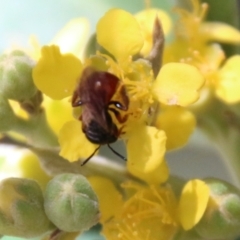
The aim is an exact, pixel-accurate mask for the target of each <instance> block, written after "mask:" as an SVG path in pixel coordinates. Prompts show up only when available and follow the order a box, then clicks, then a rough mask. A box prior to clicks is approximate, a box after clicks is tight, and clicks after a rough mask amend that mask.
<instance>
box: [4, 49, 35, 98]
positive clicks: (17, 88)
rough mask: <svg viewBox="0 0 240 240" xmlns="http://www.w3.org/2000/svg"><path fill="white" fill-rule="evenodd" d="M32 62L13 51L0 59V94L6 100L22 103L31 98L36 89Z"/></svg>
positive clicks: (18, 51)
mask: <svg viewBox="0 0 240 240" xmlns="http://www.w3.org/2000/svg"><path fill="white" fill-rule="evenodd" d="M33 66H34V61H33V60H32V59H31V58H30V57H28V56H27V55H26V54H25V53H24V52H23V51H20V50H15V51H13V52H11V53H10V54H4V55H2V56H1V57H0V93H1V95H2V96H5V97H6V98H7V99H13V100H17V101H23V100H26V99H30V98H31V97H33V96H34V95H35V94H36V92H37V88H36V87H35V85H34V83H33V79H32V68H33Z"/></svg>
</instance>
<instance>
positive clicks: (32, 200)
mask: <svg viewBox="0 0 240 240" xmlns="http://www.w3.org/2000/svg"><path fill="white" fill-rule="evenodd" d="M53 227H54V226H53V225H52V223H51V222H50V221H49V220H48V218H47V216H46V214H45V212H44V207H43V195H42V191H41V189H40V187H39V185H38V184H37V183H36V182H35V181H33V180H30V179H21V178H7V179H4V180H3V181H2V182H1V183H0V233H1V234H2V235H9V236H16V237H24V238H30V237H37V236H40V235H42V234H43V233H46V232H47V231H49V230H50V229H52V228H53Z"/></svg>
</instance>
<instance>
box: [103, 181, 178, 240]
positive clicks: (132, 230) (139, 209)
mask: <svg viewBox="0 0 240 240" xmlns="http://www.w3.org/2000/svg"><path fill="white" fill-rule="evenodd" d="M135 185H136V184H132V183H128V184H125V185H123V188H125V190H126V189H128V188H132V187H134V188H135ZM135 190H136V193H135V194H134V195H133V196H132V197H130V198H129V199H127V200H126V201H125V203H124V206H123V209H122V214H121V216H119V217H118V218H117V217H116V218H114V219H111V220H110V221H109V222H107V223H106V224H104V225H103V227H104V229H103V232H104V235H105V236H106V237H107V238H108V237H109V239H115V238H114V234H115V233H118V234H117V238H118V239H124V240H128V239H129V240H132V239H137V240H146V239H149V240H150V239H151V240H157V239H166V240H167V239H171V237H172V235H173V234H174V233H175V230H176V228H177V223H176V219H175V216H174V214H173V212H174V209H176V200H175V197H174V195H173V194H172V192H171V189H170V188H168V187H160V188H159V187H156V186H150V187H141V188H137V187H136V188H135Z"/></svg>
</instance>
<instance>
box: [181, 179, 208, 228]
mask: <svg viewBox="0 0 240 240" xmlns="http://www.w3.org/2000/svg"><path fill="white" fill-rule="evenodd" d="M209 194H210V190H209V187H208V186H207V185H206V184H205V183H204V182H203V181H201V180H198V179H195V180H191V181H189V182H188V183H187V184H186V185H185V187H184V189H183V191H182V195H181V197H180V203H179V208H178V212H179V220H180V222H181V225H182V227H183V228H184V229H185V230H189V229H191V228H192V227H193V226H194V225H196V224H197V223H198V222H199V220H200V219H201V217H202V216H203V213H204V212H205V210H206V207H207V204H208V200H209Z"/></svg>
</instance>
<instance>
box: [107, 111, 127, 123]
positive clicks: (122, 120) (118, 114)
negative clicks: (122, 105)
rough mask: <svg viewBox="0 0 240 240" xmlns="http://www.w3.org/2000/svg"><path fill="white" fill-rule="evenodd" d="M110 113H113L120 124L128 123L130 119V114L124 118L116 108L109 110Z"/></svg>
mask: <svg viewBox="0 0 240 240" xmlns="http://www.w3.org/2000/svg"><path fill="white" fill-rule="evenodd" d="M108 110H109V111H111V112H113V113H114V115H115V117H116V118H117V120H118V122H119V123H124V122H126V121H127V119H128V114H126V115H124V116H123V117H122V116H121V114H120V113H119V112H118V111H117V110H116V109H114V108H108Z"/></svg>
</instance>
